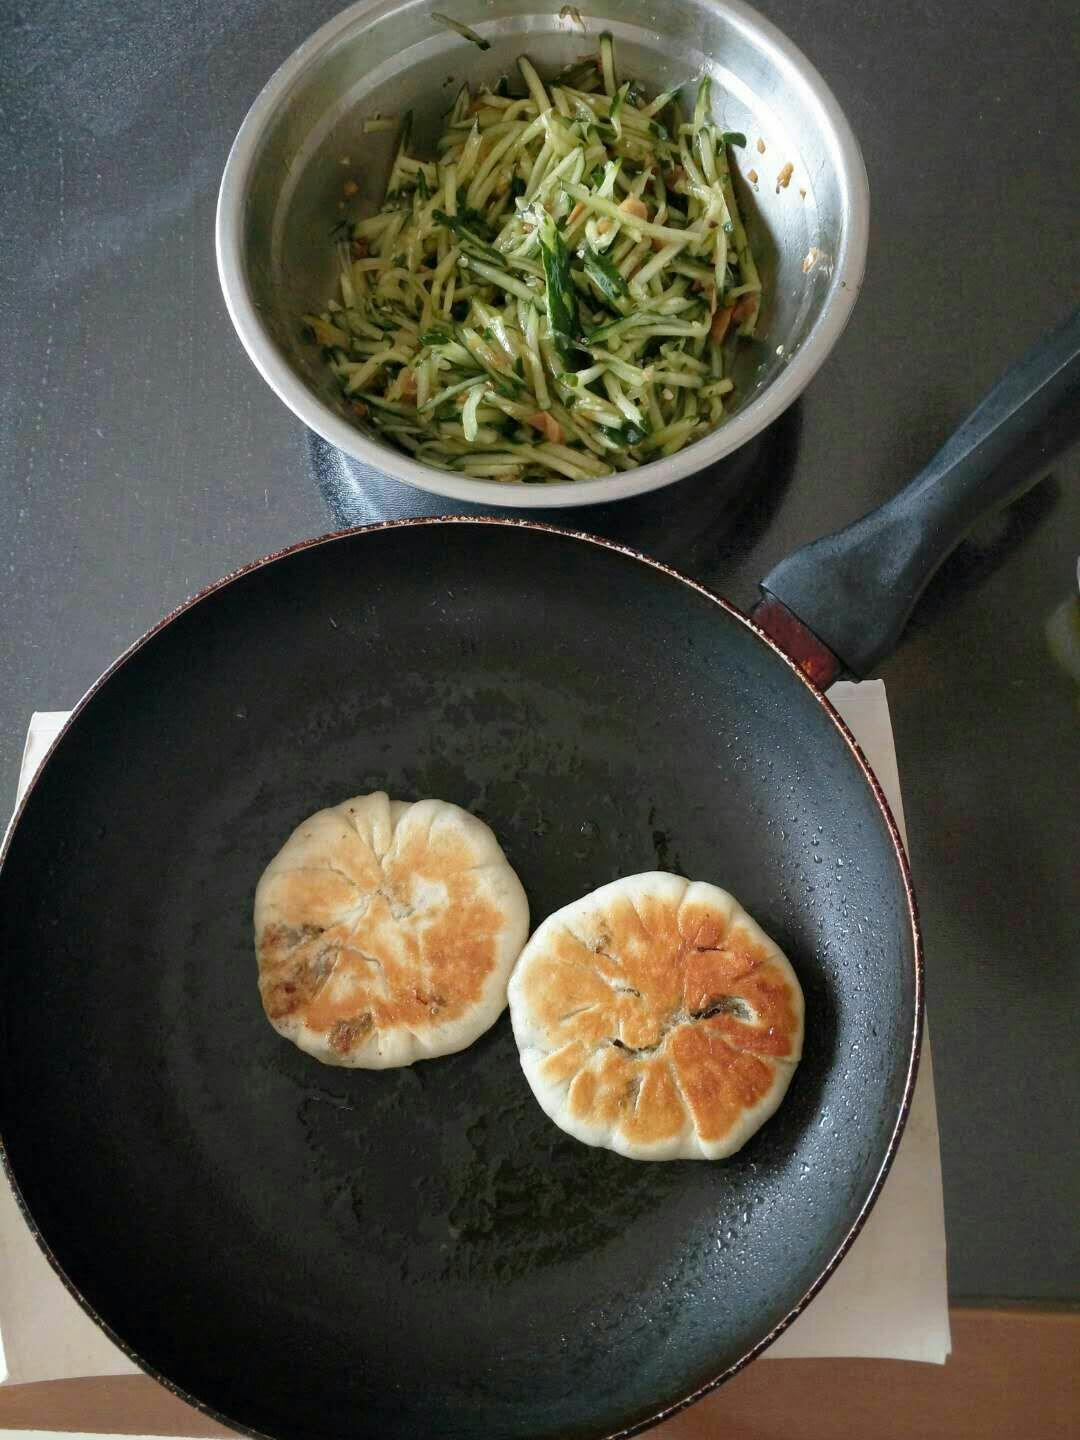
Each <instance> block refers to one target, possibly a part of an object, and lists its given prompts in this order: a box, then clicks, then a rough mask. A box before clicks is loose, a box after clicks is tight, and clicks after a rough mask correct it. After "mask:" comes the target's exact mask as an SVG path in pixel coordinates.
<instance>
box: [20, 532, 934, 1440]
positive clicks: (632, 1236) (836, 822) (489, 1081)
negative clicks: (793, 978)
mask: <svg viewBox="0 0 1080 1440" xmlns="http://www.w3.org/2000/svg"><path fill="white" fill-rule="evenodd" d="M374 788H385V789H387V790H389V791H390V793H391V794H392V795H394V796H400V797H403V798H415V797H421V796H428V795H434V796H439V797H442V798H445V799H447V800H452V801H455V802H457V803H458V804H461V805H464V806H466V807H468V808H469V809H471V810H475V811H476V812H478V813H480V814H482V815H483V816H484V817H485V818H486V819H487V820H488V821H489V823H490V824H491V825H492V826H493V828H494V829H495V831H496V833H497V834H498V836H499V838H500V839H501V841H502V843H503V845H504V846H505V848H506V850H507V853H508V855H509V857H510V860H511V863H512V864H513V865H514V866H515V867H516V868H517V870H518V872H519V874H520V875H521V878H522V880H523V882H524V885H525V888H526V890H527V892H528V895H529V899H530V903H531V907H532V913H533V922H534V924H535V923H537V922H538V921H539V920H540V919H541V918H542V917H543V916H544V915H546V914H547V913H549V912H550V911H551V910H552V909H554V908H556V907H558V906H560V905H562V904H564V903H566V902H567V901H569V900H571V899H574V898H576V897H577V896H579V895H580V894H582V893H583V892H584V891H586V890H589V889H591V888H593V887H594V886H597V885H600V884H602V883H604V882H605V881H608V880H611V879H613V878H614V877H616V876H618V875H622V874H627V873H632V872H635V871H640V870H645V869H650V868H663V869H671V870H675V871H678V872H682V873H685V874H687V875H689V876H692V877H695V878H700V879H708V880H711V881H714V882H717V883H719V884H721V885H723V886H726V887H728V888H729V889H731V890H732V891H733V892H734V893H735V894H736V895H737V896H738V897H739V898H740V899H741V900H742V901H743V903H744V904H745V905H746V906H747V908H748V909H749V910H750V911H751V913H753V914H754V915H755V916H756V917H757V918H758V920H759V921H760V922H761V924H762V925H763V926H764V927H765V929H766V930H767V931H768V932H769V933H770V934H772V935H773V936H774V937H775V938H776V940H777V941H778V942H779V943H780V944H781V945H782V946H783V948H784V949H785V950H786V951H787V953H788V954H789V955H790V957H791V959H792V961H793V963H794V964H795V966H796V969H797V970H798V972H799V975H800V978H801V980H802V983H803V986H804V988H805V992H806V1001H807V1029H806V1054H805V1058H804V1060H803V1063H802V1065H801V1066H800V1067H799V1069H798V1071H797V1073H796V1077H795V1080H794V1082H793V1084H792V1087H791V1090H790V1092H789V1094H788V1097H787V1099H786V1100H785V1102H784V1104H783V1106H782V1107H781V1109H780V1111H779V1112H778V1113H777V1115H776V1116H775V1117H774V1118H773V1119H772V1120H771V1121H770V1122H769V1123H768V1124H767V1125H766V1126H765V1127H764V1129H763V1130H762V1131H761V1132H760V1133H759V1134H758V1135H757V1136H756V1137H755V1138H754V1139H753V1140H752V1141H751V1142H750V1143H749V1144H748V1145H747V1146H746V1147H745V1149H744V1150H743V1151H742V1152H740V1153H739V1154H738V1155H737V1156H735V1157H733V1158H732V1159H731V1160H729V1161H727V1162H721V1163H712V1164H709V1163H701V1162H680V1163H672V1164H661V1165H648V1164H641V1163H634V1162H631V1161H627V1160H624V1159H621V1158H620V1157H618V1156H616V1155H614V1154H611V1153H608V1152H606V1151H600V1150H590V1149H588V1148H586V1147H585V1146H583V1145H580V1144H578V1143H577V1142H575V1141H573V1140H571V1139H569V1138H568V1137H566V1136H564V1135H562V1134H561V1133H560V1132H559V1131H558V1130H557V1129H555V1128H554V1127H553V1126H552V1125H551V1124H550V1122H549V1121H548V1120H547V1119H546V1118H545V1116H544V1115H543V1114H542V1113H541V1111H540V1110H539V1108H538V1107H537V1106H536V1104H535V1102H534V1101H533V1099H532V1097H531V1095H530V1093H529V1090H528V1087H527V1085H526V1083H525V1080H524V1078H523V1076H522V1075H521V1073H520V1070H519V1068H518V1063H517V1056H516V1052H515V1048H514V1044H513V1038H512V1035H511V1033H510V1027H509V1022H508V1019H507V1017H506V1016H505V1015H504V1016H503V1018H502V1020H500V1022H499V1023H498V1024H497V1025H496V1026H495V1028H494V1029H493V1030H492V1031H491V1032H490V1033H489V1034H488V1035H487V1036H485V1037H484V1038H483V1039H482V1040H481V1041H479V1042H478V1043H477V1044H476V1045H474V1046H473V1047H472V1048H471V1049H469V1050H467V1051H465V1052H463V1053H462V1054H459V1055H456V1056H452V1057H449V1058H445V1059H440V1060H436V1061H430V1062H425V1063H421V1064H418V1065H416V1066H415V1067H413V1068H411V1069H406V1070H400V1071H391V1072H383V1073H365V1072H362V1071H354V1072H349V1071H339V1070H332V1069H327V1068H324V1067H321V1066H319V1065H318V1064H317V1063H316V1062H314V1061H312V1060H311V1059H309V1058H307V1057H305V1056H304V1055H302V1054H300V1053H299V1052H298V1051H297V1050H295V1049H294V1048H293V1047H292V1046H291V1045H289V1044H287V1043H286V1042H284V1041H282V1040H280V1039H279V1038H278V1037H277V1036H276V1035H275V1034H274V1032H273V1031H272V1030H271V1028H270V1026H269V1025H268V1024H267V1022H266V1020H265V1019H264V1017H263V1015H262V1012H261V1008H260V1004H259V999H258V994H257V991H256V986H255V964H254V958H253V950H252V936H251V904H252V893H253V889H254V886H255V883H256V881H257V879H258V877H259V874H260V873H261V871H262V869H263V867H264V866H265V865H266V864H267V862H268V861H269V860H270V858H271V857H272V856H273V854H274V853H275V851H276V850H277V848H278V847H279V846H280V844H281V843H282V841H283V840H284V838H285V837H286V836H287V835H288V833H289V832H290V830H291V829H292V828H293V826H295V825H296V824H297V823H298V822H299V821H300V820H301V819H303V818H304V816H306V815H307V814H309V813H310V812H311V811H313V810H314V809H316V808H318V807H320V806H322V805H326V804H330V803H333V802H336V801H338V800H341V799H343V798H344V797H346V796H348V795H352V794H357V793H362V792H364V791H367V790H371V789H374ZM0 947H2V949H0V953H2V954H3V961H4V963H3V972H2V973H3V994H2V1013H3V1017H4V1021H3V1029H2V1034H3V1051H2V1064H0V1076H2V1080H0V1085H2V1089H0V1125H2V1131H3V1135H4V1139H5V1143H6V1145H7V1147H8V1154H9V1159H10V1163H11V1166H12V1169H13V1171H14V1174H15V1177H16V1179H17V1182H18V1184H19V1186H20V1187H21V1191H22V1194H23V1196H24V1198H25V1201H26V1203H27V1205H28V1206H29V1209H30V1211H31V1213H32V1215H33V1216H34V1218H35V1220H36V1222H37V1224H38V1225H39V1226H40V1228H41V1231H42V1233H43V1235H44V1237H45V1239H46V1241H47V1242H48V1244H49V1245H50V1246H51V1247H52V1249H53V1251H54V1252H55V1255H56V1257H57V1259H58V1261H59V1263H60V1264H61V1265H62V1267H63V1268H64V1270H65V1271H66V1273H67V1275H68V1276H69V1277H70V1279H71V1281H72V1282H73V1283H74V1284H75V1285H76V1286H77V1287H78V1289H79V1290H80V1291H81V1292H82V1294H83V1295H84V1297H85V1299H86V1300H87V1302H88V1303H89V1304H90V1305H91V1306H92V1307H93V1308H94V1309H95V1310H96V1311H97V1312H98V1313H99V1315H100V1316H101V1317H102V1318H103V1319H104V1320H105V1321H106V1322H107V1324H108V1325H109V1326H110V1327H112V1329H113V1330H114V1331H115V1333H116V1334H117V1335H118V1336H120V1337H121V1338H122V1339H123V1340H124V1341H126V1342H128V1343H129V1344H130V1345H131V1346H133V1347H134V1348H135V1349H136V1351H137V1352H138V1355H139V1356H140V1357H141V1358H142V1359H143V1361H144V1362H146V1363H148V1364H149V1365H150V1366H152V1367H154V1368H156V1369H157V1370H158V1371H160V1372H161V1373H163V1374H164V1375H165V1376H167V1377H168V1378H169V1379H170V1380H171V1381H173V1382H175V1383H176V1384H178V1385H179V1386H180V1387H182V1388H183V1389H184V1390H185V1391H187V1392H188V1393H189V1394H191V1395H193V1396H195V1397H197V1398H198V1399H199V1400H201V1401H203V1402H205V1403H208V1404H209V1405H210V1406H212V1407H213V1408H214V1409H216V1410H218V1411H219V1412H221V1413H222V1414H224V1415H225V1416H226V1417H228V1418H229V1419H231V1420H232V1421H233V1422H234V1423H238V1424H240V1425H243V1426H248V1427H253V1428H255V1429H258V1430H263V1431H267V1432H270V1433H273V1434H275V1435H282V1436H284V1435H289V1436H294V1435H295V1436H311V1437H320V1440H321V1437H328V1440H329V1437H335V1440H340V1437H342V1436H354V1435H355V1436H359V1435H365V1436H367V1435H371V1436H374V1435H378V1436H380V1437H384V1440H385V1437H390V1436H398V1435H400V1436H415V1435H418V1434H426V1433H431V1426H432V1425H433V1424H437V1429H438V1432H439V1434H440V1436H443V1437H454V1436H460V1437H466V1436H477V1437H480V1436H484V1437H489V1436H492V1435H501V1436H525V1435H529V1436H539V1435H550V1436H559V1437H562V1440H566V1437H570V1436H576V1435H586V1434H598V1433H601V1432H608V1431H612V1430H615V1429H618V1428H620V1427H621V1426H624V1425H629V1424H632V1423H634V1422H635V1421H637V1420H640V1419H642V1418H644V1417H646V1416H648V1415H651V1414H654V1413H655V1412H656V1411H657V1410H658V1409H659V1408H660V1407H661V1406H663V1405H665V1404H670V1403H674V1402H676V1401H677V1400H678V1399H679V1398H680V1397H682V1396H684V1395H686V1394H687V1393H689V1392H690V1391H691V1390H692V1389H694V1388H696V1387H698V1386H700V1385H702V1384H704V1383H706V1382H707V1381H708V1380H709V1379H710V1378H711V1377H713V1376H715V1375H717V1374H718V1373H719V1372H720V1371H721V1370H723V1369H724V1368H725V1367H726V1366H728V1365H730V1364H732V1363H733V1362H735V1361H736V1360H738V1359H739V1358H740V1357H741V1356H743V1355H744V1354H745V1353H746V1351H747V1350H748V1349H749V1348H750V1347H752V1346H753V1345H754V1344H755V1343H756V1342H757V1341H759V1340H760V1339H761V1338H762V1337H764V1336H765V1335H766V1334H767V1333H768V1331H769V1330H770V1329H771V1327H773V1326H774V1325H775V1324H776V1323H777V1322H778V1321H779V1320H780V1319H781V1318H782V1317H783V1316H784V1314H785V1313H786V1312H787V1311H788V1309H789V1308H790V1307H791V1306H792V1305H794V1304H796V1303H797V1302H798V1301H799V1299H800V1298H801V1296H802V1295H803V1294H804V1292H805V1291H806V1289H807V1287H808V1286H809V1285H811V1284H812V1283H813V1281H814V1280H815V1278H816V1277H817V1276H818V1275H819V1274H820V1273H821V1271H822V1269H823V1268H824V1267H825V1265H826V1264H827V1263H828V1261H829V1260H830V1258H831V1257H832V1256H833V1254H834V1253H835V1251H836V1249H837V1247H838V1246H839V1245H840V1244H841V1242H842V1241H843V1238H844V1236H845V1234H846V1232H847V1230H848V1228H849V1226H850V1225H851V1223H852V1221H853V1219H854V1218H855V1216H856V1215H857V1213H858V1211H859V1209H860V1207H861V1205H862V1203H863V1201H864V1199H865V1197H866V1196H867V1194H868V1192H869V1190H870V1189H871V1187H872V1185H873V1182H874V1179H875V1176H876V1174H877V1172H878V1170H879V1168H880V1165H881V1162H882V1159H883V1156H884V1154H885V1152H886V1149H887V1145H888V1141H889V1136H890V1134H891V1132H892V1129H893V1126H894V1124H895V1120H896V1116H897V1112H898V1109H899V1106H900V1103H901V1097H902V1094H903V1088H904V1075H905V1070H906V1065H907V1060H908V1055H909V1050H910V1041H911V1033H912V1029H913V1004H914V998H913V980H912V976H913V956H912V942H911V934H910V926H909V923H908V917H907V910H906V903H905V895H904V888H903V883H902V878H901V874H900V870H899V867H898V864H897V861H896V858H895V855H894V852H893V850H892V846H891V843H890V840H889V837H888V832H887V828H886V825H885V823H884V820H883V818H882V816H881V814H880V812H879V810H878V808H877V806H876V803H875V801H874V799H873V796H872V793H871V791H870V788H869V787H868V785H867V784H866V783H865V780H864V779H863V777H862V775H861V772H860V771H859V770H858V768H857V766H856V764H855V762H854V760H853V758H852V756H851V754H850V751H849V750H848V748H847V747H846V745H845V744H844V742H843V740H842V738H841V736H840V734H839V732H838V731H837V730H836V729H835V727H834V726H833V725H832V724H831V722H830V721H829V720H828V718H827V716H826V714H825V712H824V711H823V709H822V707H821V706H820V704H819V703H818V702H817V700H816V699H815V698H814V697H813V695H812V694H811V693H810V692H809V691H808V690H807V689H806V687H804V686H803V685H802V684H801V683H800V682H799V681H798V680H797V679H796V678H795V677H794V676H793V675H792V674H791V672H790V671H789V670H788V669H787V667H786V666H785V665H783V664H782V663H781V662H780V661H778V660H777V658H776V657H775V655H773V654H772V653H771V652H770V651H769V650H768V648H767V647H766V646H764V645H763V644H761V642H760V641H759V640H758V639H757V638H756V637H755V636H754V635H753V634H752V633H751V632H750V631H749V630H748V629H747V628H746V627H745V626H744V625H743V624H742V623H741V622H740V621H739V620H738V619H737V618H735V617H734V616H732V615H730V614H729V613H727V612H726V611H725V610H723V609H721V608H720V607H718V606H717V605H716V604H715V603H714V602H712V601H710V600H709V599H707V598H706V597H703V596H701V595H700V594H699V593H697V592H695V591H694V590H692V589H691V588H690V587H689V586H687V585H684V584H682V583H681V582H679V581H678V580H675V579H672V578H670V577H669V576H667V575H665V574H663V573H662V572H660V571H658V570H656V569H654V568H652V567H650V566H647V565H645V564H643V563H641V562H640V561H638V560H635V559H634V558H632V557H629V556H625V555H622V554H620V553H618V552H615V551H613V550H608V549H603V548H599V547H597V546H593V545H591V544H587V543H582V542H581V541H579V540H575V539H573V538H570V537H564V536H560V535H558V534H552V533H547V532H542V531H535V530H527V529H521V528H515V527H505V526H500V527H492V526H482V525H465V524H442V525H430V526H420V527H409V528H402V529H390V530H386V531H380V532H375V533H370V534H361V535H354V536H350V537H345V538H342V539H339V540H336V541H332V542H328V543H325V544H322V545H319V546H316V547H314V548H309V549H305V550H301V551H298V552H295V553H292V554H291V555H288V556H286V557H285V558H284V559H281V560H279V561H278V562H276V563H273V564H271V565H268V566H266V567H264V568H262V569H259V570H256V571H254V572H252V573H249V574H248V575H246V576H244V577H242V578H240V579H238V580H236V581H234V582H232V583H231V584H229V585H228V586H226V587H225V588H223V589H221V590H219V591H217V592H215V593H213V594H212V595H211V596H209V597H208V598H206V599H204V600H203V601H202V602H201V603H199V604H197V605H195V606H194V607H192V608H190V609H189V610H187V611H186V612H185V613H183V614H182V615H181V616H180V617H179V618H178V619H176V620H175V621H174V622H173V623H171V624H170V625H168V626H167V627H165V628H164V629H163V630H161V631H160V632H158V633H157V634H156V635H155V636H154V637H152V638H151V639H150V640H149V641H148V642H147V643H146V644H145V645H143V647H142V648H141V649H140V650H138V651H137V652H136V653H135V654H134V655H133V656H132V657H131V658H130V659H129V660H128V661H127V662H126V663H125V664H124V665H123V666H121V668H120V669H119V670H118V671H117V672H116V673H115V674H114V675H113V676H112V678H111V679H110V680H109V681H108V682H107V683H106V684H105V685H104V686H103V688H102V689H100V690H99V691H98V692H97V694H96V695H95V696H94V697H93V699H92V700H91V702H90V703H89V705H88V706H87V707H86V709H85V710H84V711H83V712H82V714H81V715H80V716H79V718H78V719H77V721H76V723H75V724H74V726H73V728H72V729H71V731H70V732H69V733H68V735H67V737H66V738H65V739H64V741H63V742H62V743H61V745H60V747H59V749H58V751H57V753H56V754H55V756H54V757H53V759H52V760H51V761H50V762H49V764H48V765H47V767H46V769H45V771H44V772H43V774H42V776H41V778H40V780H39V782H38V783H37V785H36V786H35V787H34V789H33V791H32V793H31V796H30V798H29V800H28V803H27V806H26V809H25V812H24V814H23V817H22V820H21V822H20V824H19V826H18V827H17V829H16V831H15V833H14V835H13V837H12V840H11V845H10V851H9V854H8V857H7V861H6V863H5V865H4V868H3V871H2V872H0Z"/></svg>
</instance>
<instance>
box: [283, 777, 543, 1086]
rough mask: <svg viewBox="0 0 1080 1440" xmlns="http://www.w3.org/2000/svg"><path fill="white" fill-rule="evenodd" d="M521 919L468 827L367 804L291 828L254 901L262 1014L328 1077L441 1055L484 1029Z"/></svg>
mask: <svg viewBox="0 0 1080 1440" xmlns="http://www.w3.org/2000/svg"><path fill="white" fill-rule="evenodd" d="M528 933H529V906H528V901H527V900H526V898H525V892H524V890H523V889H522V888H521V882H520V881H519V880H518V878H517V876H516V875H515V873H514V871H513V870H512V869H511V868H510V865H509V863H508V861H507V859H506V856H505V855H504V854H503V852H502V850H501V849H500V847H499V843H498V841H497V840H496V839H495V836H494V835H493V834H492V833H491V831H490V830H489V829H488V827H487V826H486V825H485V824H484V823H483V821H482V820H478V819H477V818H476V816H475V815H470V814H469V812H468V811H467V810H462V809H459V807H458V806H457V805H450V804H447V803H446V802H445V801H442V800H419V801H417V802H416V803H415V804H406V803H404V802H402V801H399V800H389V799H388V798H387V796H386V795H385V794H383V793H382V792H381V791H379V792H377V793H376V794H374V795H361V796H358V797H357V798H356V799H353V800H345V801H343V803H342V804H340V805H335V806H334V807H333V809H330V810H320V811H319V813H318V814H317V815H312V816H311V818H310V819H309V820H305V821H304V823H303V824H302V825H301V826H299V828H298V829H296V830H295V831H294V832H293V834H292V835H291V836H290V837H289V839H288V840H287V841H286V842H285V845H284V846H283V847H282V849H281V850H280V851H279V852H278V854H277V855H276V856H275V857H274V859H273V860H272V861H271V862H270V864H269V865H268V866H267V868H266V871H265V873H264V874H263V876H262V879H261V880H260V881H259V885H258V888H257V890H256V892H255V951H256V956H257V959H258V963H259V991H260V994H261V995H262V1002H263V1008H264V1009H265V1011H266V1014H267V1017H268V1019H269V1020H270V1023H271V1024H272V1025H273V1026H274V1028H275V1030H277V1031H278V1032H279V1034H281V1035H284V1036H285V1037H286V1038H287V1039H289V1040H292V1041H293V1042H294V1043H295V1044H297V1045H299V1047H300V1048H301V1050H306V1051H307V1052H308V1053H309V1054H310V1055H314V1056H315V1058H316V1059H318V1060H322V1061H323V1062H324V1063H326V1064H328V1065H350V1066H358V1067H362V1068H364V1069H369V1070H379V1069H383V1068H385V1067H388V1066H392V1065H411V1064H412V1062H413V1061H414V1060H423V1059H429V1058H431V1057H433V1056H436V1055H448V1054H450V1053H452V1052H453V1051H455V1050H463V1049H464V1048H465V1046H466V1045H471V1044H472V1042H473V1041H474V1040H475V1039H476V1038H477V1036H478V1035H481V1034H483V1032H484V1031H485V1030H487V1029H488V1027H489V1026H490V1025H492V1024H494V1022H495V1020H497V1019H498V1017H499V1015H500V1014H501V1013H502V1010H503V1007H504V1006H505V1004H506V981H507V977H508V976H509V974H510V970H511V968H512V966H513V964H514V961H515V960H516V959H517V958H518V955H519V954H520V953H521V947H522V946H523V945H524V943H525V940H526V937H527V936H528Z"/></svg>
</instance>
